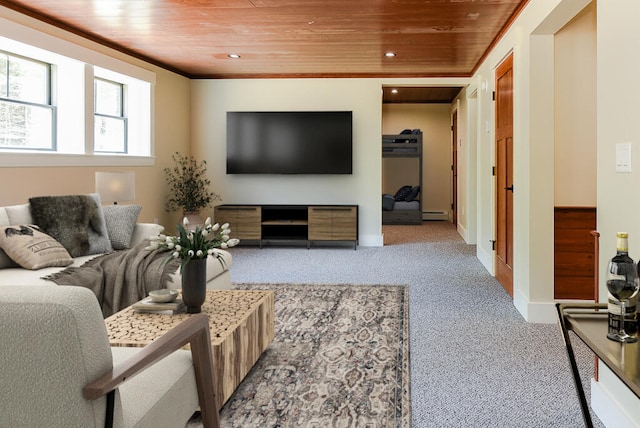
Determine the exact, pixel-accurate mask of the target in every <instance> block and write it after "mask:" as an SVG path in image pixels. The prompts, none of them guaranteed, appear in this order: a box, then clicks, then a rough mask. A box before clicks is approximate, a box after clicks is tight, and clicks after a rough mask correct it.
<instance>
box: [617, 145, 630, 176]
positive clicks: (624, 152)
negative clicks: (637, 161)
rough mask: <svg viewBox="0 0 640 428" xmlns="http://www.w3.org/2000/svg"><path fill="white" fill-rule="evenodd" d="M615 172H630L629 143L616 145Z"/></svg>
mask: <svg viewBox="0 0 640 428" xmlns="http://www.w3.org/2000/svg"><path fill="white" fill-rule="evenodd" d="M616 172H631V143H618V144H616Z"/></svg>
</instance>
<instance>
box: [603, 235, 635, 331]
mask: <svg viewBox="0 0 640 428" xmlns="http://www.w3.org/2000/svg"><path fill="white" fill-rule="evenodd" d="M628 237H629V235H628V234H627V233H626V232H618V234H617V243H616V247H617V251H616V255H615V256H614V257H613V258H612V259H611V261H610V262H609V269H608V272H607V288H608V289H609V290H610V287H611V285H612V283H615V282H617V283H618V284H621V285H620V287H616V289H617V291H616V292H617V293H620V294H619V295H621V296H624V297H625V298H627V297H629V296H630V298H629V299H628V300H626V302H627V303H626V305H625V315H624V330H625V331H626V333H627V334H628V335H630V336H633V339H631V340H630V341H633V340H634V339H635V340H637V337H638V317H637V315H636V293H637V292H636V291H635V290H633V289H632V287H631V286H629V287H627V286H626V285H625V284H633V283H637V281H638V267H637V266H636V265H635V263H634V261H633V259H632V258H631V257H629V245H628ZM626 290H628V292H627V291H626ZM608 300H609V303H608V312H609V328H608V334H607V337H609V338H610V339H613V340H616V339H615V337H616V335H617V334H618V332H619V330H620V320H621V316H620V315H621V314H620V309H621V305H620V301H619V300H618V299H617V298H616V297H615V296H614V295H613V294H612V293H611V291H609V294H608Z"/></svg>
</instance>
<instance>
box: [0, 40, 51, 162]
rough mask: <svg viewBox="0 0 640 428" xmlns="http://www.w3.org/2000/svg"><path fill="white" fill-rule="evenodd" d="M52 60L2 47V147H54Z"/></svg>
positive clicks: (48, 148) (0, 123) (0, 146)
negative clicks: (9, 51) (21, 54)
mask: <svg viewBox="0 0 640 428" xmlns="http://www.w3.org/2000/svg"><path fill="white" fill-rule="evenodd" d="M51 70H52V66H51V64H48V63H45V62H41V61H37V60H34V59H31V58H26V57H21V56H18V55H14V54H11V53H8V52H3V51H0V148H10V149H18V150H20V149H30V150H55V148H56V147H55V138H54V126H55V114H56V109H55V107H54V106H53V105H52V103H51V99H52V96H51Z"/></svg>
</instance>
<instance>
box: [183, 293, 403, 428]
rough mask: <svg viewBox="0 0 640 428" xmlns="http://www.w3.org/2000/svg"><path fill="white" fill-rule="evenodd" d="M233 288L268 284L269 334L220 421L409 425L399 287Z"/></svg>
mask: <svg viewBox="0 0 640 428" xmlns="http://www.w3.org/2000/svg"><path fill="white" fill-rule="evenodd" d="M234 287H235V288H238V289H272V290H274V291H275V297H276V300H275V312H276V313H275V339H274V341H273V342H272V343H271V345H270V346H269V347H268V348H267V350H266V351H265V352H264V354H263V355H262V356H261V357H260V359H259V360H258V362H257V363H256V365H255V366H254V367H253V369H252V370H251V371H250V372H249V374H248V375H247V377H246V378H245V379H244V381H243V382H242V383H241V384H240V386H239V387H238V389H237V390H236V391H235V393H234V394H233V395H232V396H231V398H230V399H229V400H228V401H227V403H226V404H225V406H224V407H223V409H222V411H221V414H220V418H221V421H220V423H221V426H222V427H243V428H248V427H261V428H262V427H323V428H324V427H366V428H377V427H409V426H410V425H411V409H410V395H409V393H410V391H409V385H410V377H409V337H408V334H409V333H408V332H409V326H408V315H409V310H408V309H409V308H408V296H407V292H408V288H407V287H406V286H395V285H307V284H295V285H294V284H273V285H269V284H268V285H265V284H262V285H261V284H235V286H234ZM188 426H189V427H190V428H191V427H197V426H201V425H200V423H199V421H196V420H193V421H191V422H190V423H189V425H188Z"/></svg>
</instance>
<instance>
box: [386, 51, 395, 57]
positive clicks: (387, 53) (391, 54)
mask: <svg viewBox="0 0 640 428" xmlns="http://www.w3.org/2000/svg"><path fill="white" fill-rule="evenodd" d="M384 56H386V57H387V58H393V57H394V56H396V54H395V53H393V52H385V54H384Z"/></svg>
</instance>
